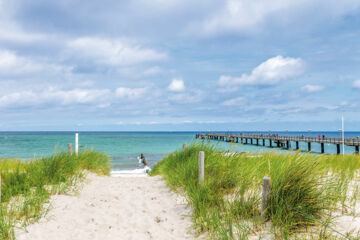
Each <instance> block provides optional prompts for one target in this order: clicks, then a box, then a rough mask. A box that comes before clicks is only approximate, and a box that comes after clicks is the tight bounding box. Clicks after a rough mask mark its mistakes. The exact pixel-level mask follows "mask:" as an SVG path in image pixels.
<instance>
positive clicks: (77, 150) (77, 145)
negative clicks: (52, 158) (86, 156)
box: [75, 133, 79, 155]
mask: <svg viewBox="0 0 360 240" xmlns="http://www.w3.org/2000/svg"><path fill="white" fill-rule="evenodd" d="M75 154H76V155H78V154H79V133H75Z"/></svg>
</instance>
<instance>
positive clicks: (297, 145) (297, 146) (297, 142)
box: [296, 141, 299, 150]
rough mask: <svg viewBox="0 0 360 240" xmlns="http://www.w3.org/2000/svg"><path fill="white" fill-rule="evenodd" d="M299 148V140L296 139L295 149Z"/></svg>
mask: <svg viewBox="0 0 360 240" xmlns="http://www.w3.org/2000/svg"><path fill="white" fill-rule="evenodd" d="M298 149H299V141H296V150H298Z"/></svg>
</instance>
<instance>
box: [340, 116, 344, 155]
mask: <svg viewBox="0 0 360 240" xmlns="http://www.w3.org/2000/svg"><path fill="white" fill-rule="evenodd" d="M341 130H342V150H343V156H344V155H345V134H344V116H341Z"/></svg>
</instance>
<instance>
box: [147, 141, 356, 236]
mask: <svg viewBox="0 0 360 240" xmlns="http://www.w3.org/2000/svg"><path fill="white" fill-rule="evenodd" d="M199 151H204V152H205V182H204V183H203V184H199V182H198V154H199ZM359 169H360V158H359V156H355V155H349V156H345V157H343V156H336V155H321V156H320V155H314V154H303V153H300V152H295V153H290V154H278V153H262V154H256V155H252V154H249V153H243V154H232V153H231V152H223V151H219V150H216V148H215V147H214V146H211V145H209V144H206V143H204V142H203V143H195V144H192V145H190V146H189V147H187V148H186V149H185V150H179V151H177V152H174V153H172V154H169V155H168V156H167V157H166V158H165V159H163V160H162V161H161V162H159V163H158V164H157V165H156V166H155V167H154V168H153V170H152V172H151V174H152V175H162V176H163V177H164V178H165V179H166V181H167V182H168V184H169V186H170V187H172V188H173V189H174V190H176V191H180V192H182V193H183V194H184V195H185V196H186V197H187V199H188V202H189V203H190V204H191V206H192V208H193V216H192V217H193V221H194V226H195V227H196V228H197V229H198V231H199V233H204V232H206V233H207V234H209V236H210V238H212V239H248V238H249V237H250V236H258V237H260V238H261V234H262V232H264V230H266V229H267V230H266V231H268V232H271V234H272V236H273V238H274V239H288V238H295V239H303V238H302V237H299V236H300V235H301V234H303V233H304V232H307V230H309V229H311V232H312V233H311V234H310V236H311V239H324V236H326V237H330V236H331V237H333V236H334V235H333V234H332V232H331V230H330V228H328V227H329V226H330V225H329V224H330V223H331V220H332V217H333V216H332V213H333V212H336V211H340V210H341V209H343V210H344V209H345V210H349V209H350V208H351V206H350V205H349V202H351V201H352V202H354V201H355V204H356V201H357V199H358V197H357V196H358V195H356V194H358V192H359V191H358V192H357V193H355V197H354V196H349V194H348V191H349V189H350V188H352V187H353V186H354V185H352V186H350V185H351V183H356V184H355V186H356V185H357V184H358V183H357V181H358V180H359V176H360V175H359ZM264 176H268V177H270V178H271V193H270V201H269V204H268V206H267V208H266V211H265V213H264V214H263V215H262V214H261V212H260V206H261V188H262V187H261V184H262V179H263V177H264ZM353 195H354V194H353ZM354 198H355V200H354ZM269 226H270V227H269ZM314 229H316V231H315V234H314V231H313V230H314ZM324 229H326V232H325V233H324V231H323V230H324ZM329 231H330V232H329ZM299 234H300V235H299ZM340 237H341V236H340ZM307 238H309V235H307ZM329 239H331V238H329Z"/></svg>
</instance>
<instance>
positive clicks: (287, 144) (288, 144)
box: [286, 141, 290, 149]
mask: <svg viewBox="0 0 360 240" xmlns="http://www.w3.org/2000/svg"><path fill="white" fill-rule="evenodd" d="M286 148H287V149H289V148H290V142H289V141H286Z"/></svg>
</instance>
